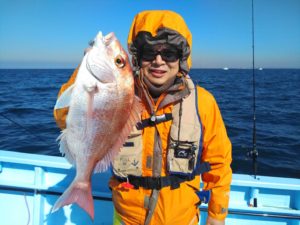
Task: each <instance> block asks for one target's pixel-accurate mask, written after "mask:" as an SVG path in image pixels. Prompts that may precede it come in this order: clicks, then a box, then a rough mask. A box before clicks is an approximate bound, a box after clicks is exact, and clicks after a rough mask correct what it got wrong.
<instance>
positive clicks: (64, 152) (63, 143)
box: [56, 129, 75, 165]
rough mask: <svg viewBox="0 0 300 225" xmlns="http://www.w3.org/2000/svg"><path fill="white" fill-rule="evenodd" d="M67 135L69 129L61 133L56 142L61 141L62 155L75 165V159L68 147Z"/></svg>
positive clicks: (60, 149)
mask: <svg viewBox="0 0 300 225" xmlns="http://www.w3.org/2000/svg"><path fill="white" fill-rule="evenodd" d="M66 134H67V129H64V130H63V131H61V134H60V135H59V136H58V138H57V139H56V141H59V151H60V153H61V154H62V155H63V156H64V157H65V158H66V159H67V160H68V162H69V163H71V164H72V165H75V158H74V156H73V154H72V153H71V151H70V149H69V147H68V142H67V135H66Z"/></svg>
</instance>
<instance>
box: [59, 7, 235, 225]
mask: <svg viewBox="0 0 300 225" xmlns="http://www.w3.org/2000/svg"><path fill="white" fill-rule="evenodd" d="M191 46H192V36H191V33H190V31H189V29H188V27H187V26H186V24H185V22H184V20H183V19H182V17H181V16H179V15H178V14H176V13H174V12H171V11H165V10H162V11H144V12H141V13H139V14H138V15H136V17H135V18H134V21H133V23H132V26H131V29H130V32H129V36H128V47H129V51H130V53H131V54H132V63H133V66H134V70H135V74H136V76H135V87H136V94H137V95H138V96H139V97H140V99H141V101H142V103H143V105H144V107H145V109H144V111H143V112H142V114H141V122H140V123H138V124H137V126H136V128H135V129H134V131H133V132H132V133H131V135H130V137H129V139H128V140H127V142H126V143H125V145H124V148H122V149H121V152H120V154H119V155H118V156H117V157H116V159H115V160H114V162H113V165H112V168H113V176H112V178H111V180H110V184H109V186H110V188H111V190H112V196H113V202H114V206H115V216H114V224H147V225H148V224H151V225H168V224H173V225H174V224H175V225H177V224H178V225H185V224H198V222H199V209H198V206H199V204H200V203H201V198H200V197H199V196H201V192H200V191H199V187H200V176H201V178H202V181H203V182H204V184H203V189H205V190H209V191H210V193H211V196H210V200H209V205H208V218H207V222H206V224H207V225H220V224H225V223H224V220H225V217H226V215H227V208H228V201H229V192H230V182H231V175H232V172H231V168H230V163H231V143H230V141H229V139H228V137H227V133H226V129H225V126H224V123H223V120H222V117H221V114H220V111H219V108H218V106H217V103H216V101H215V99H214V97H213V96H212V95H211V94H210V93H209V92H208V91H206V90H205V89H203V88H201V87H199V86H195V85H194V84H193V82H192V80H191V79H190V78H189V76H188V72H189V69H190V67H191ZM75 74H76V71H75ZM75 76H76V75H73V76H72V78H71V79H70V81H69V83H68V84H67V86H68V85H69V84H70V83H72V82H73V81H74V79H75V78H74V77H75ZM65 88H66V85H65V86H63V87H62V90H61V92H62V91H63V90H64V89H65ZM60 115H61V116H58V114H57V113H56V120H57V121H58V122H59V121H64V120H65V114H60Z"/></svg>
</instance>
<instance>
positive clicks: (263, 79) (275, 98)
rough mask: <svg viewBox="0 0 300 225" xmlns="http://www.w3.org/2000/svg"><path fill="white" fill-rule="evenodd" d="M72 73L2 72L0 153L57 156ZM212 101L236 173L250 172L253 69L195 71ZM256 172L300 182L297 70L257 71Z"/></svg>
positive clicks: (58, 71)
mask: <svg viewBox="0 0 300 225" xmlns="http://www.w3.org/2000/svg"><path fill="white" fill-rule="evenodd" d="M71 74H72V70H69V69H63V70H56V69H55V70H54V69H51V70H47V69H45V70H40V69H34V70H28V69H26V70H14V69H13V70H4V69H2V70H0V149H1V150H7V151H18V152H27V153H37V154H45V155H60V153H59V150H58V145H57V142H56V138H57V136H58V135H59V133H60V130H59V129H58V128H57V126H56V124H55V121H54V119H53V113H52V110H53V106H54V104H55V101H56V97H57V93H58V91H59V88H60V86H61V85H62V84H63V83H64V82H66V81H67V80H68V78H69V76H70V75H71ZM190 75H191V77H192V78H193V79H194V80H196V81H197V83H199V85H201V86H203V87H204V88H206V89H207V90H209V91H210V92H211V93H212V94H213V95H214V96H215V98H216V100H217V102H218V104H219V108H220V110H221V113H222V116H223V119H224V121H225V125H226V127H227V132H228V135H229V137H230V140H231V142H232V146H233V162H232V168H233V171H234V172H235V173H244V174H252V173H253V172H252V160H251V159H250V158H248V157H247V152H248V151H249V150H251V149H252V135H253V101H252V100H253V95H252V70H246V69H229V70H221V69H194V70H191V73H190ZM255 77H256V139H257V150H258V153H259V155H258V174H259V175H268V176H281V177H295V178H300V88H299V87H300V70H299V69H264V70H261V71H260V70H256V71H255Z"/></svg>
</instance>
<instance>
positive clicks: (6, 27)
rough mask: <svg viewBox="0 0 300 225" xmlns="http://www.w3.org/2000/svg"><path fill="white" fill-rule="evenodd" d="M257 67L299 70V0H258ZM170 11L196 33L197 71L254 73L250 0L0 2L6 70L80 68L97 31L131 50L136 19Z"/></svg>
mask: <svg viewBox="0 0 300 225" xmlns="http://www.w3.org/2000/svg"><path fill="white" fill-rule="evenodd" d="M254 4H255V48H256V52H255V57H256V66H257V67H264V68H300V0H254ZM148 9H169V10H173V11H175V12H178V13H179V14H181V15H182V16H183V18H184V19H185V21H186V23H187V24H188V26H189V28H190V30H191V32H192V34H193V50H192V58H193V68H223V67H230V68H233V67H234V68H250V67H251V66H252V61H251V60H252V56H251V54H252V43H251V0H118V1H117V0H103V1H102V0H98V1H96V0H85V1H84V0H0V68H74V67H76V65H77V64H78V63H79V62H80V60H81V58H82V56H83V50H84V48H85V47H86V46H87V43H88V41H89V40H91V39H93V38H94V36H95V35H96V34H97V32H98V31H99V30H101V31H102V32H103V33H104V34H106V33H109V32H111V31H113V32H115V33H116V36H117V37H118V39H119V40H120V41H121V43H122V44H123V45H124V46H126V39H127V34H128V31H129V28H130V25H131V21H132V19H133V17H134V15H135V14H136V13H138V12H139V11H142V10H148Z"/></svg>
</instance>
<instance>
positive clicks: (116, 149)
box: [94, 96, 143, 173]
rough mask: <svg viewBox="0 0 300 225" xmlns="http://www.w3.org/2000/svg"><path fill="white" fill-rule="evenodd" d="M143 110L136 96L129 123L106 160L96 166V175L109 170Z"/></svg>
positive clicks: (106, 156) (105, 157)
mask: <svg viewBox="0 0 300 225" xmlns="http://www.w3.org/2000/svg"><path fill="white" fill-rule="evenodd" d="M142 110H143V106H142V104H141V101H140V99H139V98H138V97H136V96H135V98H134V101H133V104H132V109H131V112H130V116H129V119H128V120H127V123H126V124H125V125H124V127H123V129H122V131H121V133H120V136H119V138H118V139H117V141H116V143H115V144H114V145H113V146H112V148H111V149H110V150H109V151H108V153H107V154H106V155H105V156H104V158H103V159H102V160H101V161H99V162H98V163H97V165H96V166H95V169H94V172H95V173H100V172H103V171H105V170H107V169H108V167H109V165H110V163H111V161H112V160H113V159H114V157H115V156H116V155H117V154H118V153H119V151H120V148H121V147H122V146H123V144H124V143H125V141H126V140H127V138H128V136H129V135H130V132H131V131H132V128H133V127H134V126H135V125H136V124H137V122H139V121H140V114H141V111H142Z"/></svg>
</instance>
